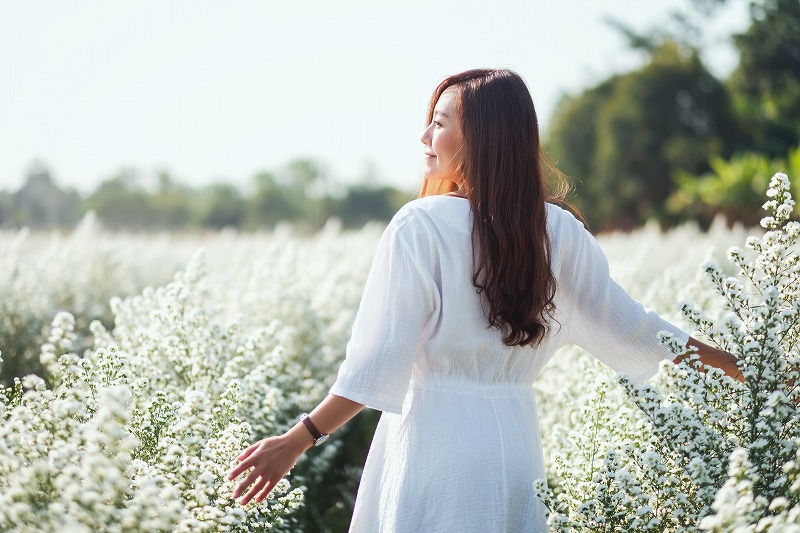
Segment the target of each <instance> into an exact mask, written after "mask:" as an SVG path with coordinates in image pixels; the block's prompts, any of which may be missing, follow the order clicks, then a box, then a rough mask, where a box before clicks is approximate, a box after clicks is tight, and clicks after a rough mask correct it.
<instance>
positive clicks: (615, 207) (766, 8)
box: [0, 0, 800, 231]
mask: <svg viewBox="0 0 800 533" xmlns="http://www.w3.org/2000/svg"><path fill="white" fill-rule="evenodd" d="M745 1H747V0H692V4H691V5H692V6H693V7H692V8H690V10H689V11H687V12H679V13H674V14H673V17H672V19H671V20H670V21H664V23H663V24H660V25H659V26H658V28H656V29H653V30H652V31H648V32H647V33H646V34H639V33H636V32H634V31H632V30H631V29H629V28H627V27H625V26H623V25H622V24H620V23H618V22H612V24H614V25H615V26H616V27H617V29H618V30H619V31H620V32H621V33H622V34H623V35H625V36H626V37H627V38H628V40H629V43H630V46H631V47H632V48H634V49H636V50H639V51H641V52H642V54H644V55H645V57H646V58H647V62H646V63H645V65H644V66H642V67H641V68H639V69H636V70H633V71H631V72H626V73H622V74H614V75H611V76H610V77H608V78H607V79H605V80H603V81H601V82H600V83H598V84H597V85H596V86H594V87H590V88H588V89H585V90H584V91H582V92H580V93H579V94H576V95H572V96H566V97H564V98H563V99H562V101H561V102H560V103H559V105H558V106H557V109H556V111H555V113H554V116H553V118H552V120H551V122H550V125H549V129H548V131H547V132H546V135H545V136H544V137H545V147H546V150H547V152H548V154H549V155H550V158H551V159H552V160H554V161H555V162H556V164H557V166H558V168H559V169H560V170H561V171H563V172H564V173H565V174H567V175H568V176H570V177H571V178H572V179H573V182H574V193H573V195H572V197H571V198H570V200H571V201H572V202H573V203H574V204H575V205H576V206H577V207H578V208H579V209H581V211H582V212H583V214H584V216H585V217H586V219H587V220H588V221H589V223H590V226H591V229H593V230H595V231H602V230H610V229H618V228H632V227H635V226H638V225H640V224H642V223H643V222H645V221H646V220H648V219H656V220H658V221H659V222H661V223H662V225H665V226H668V225H672V224H675V223H677V222H680V221H683V220H687V219H694V220H697V221H699V222H700V223H701V224H703V225H705V224H708V223H709V222H710V221H711V219H712V218H713V217H714V216H716V215H717V214H722V215H724V216H726V217H727V219H728V221H730V222H733V221H742V222H744V223H746V224H756V223H757V222H758V220H759V219H760V218H761V217H762V216H763V212H762V211H761V210H760V209H759V206H760V205H761V203H762V201H763V198H764V193H765V192H766V190H767V184H768V182H769V179H770V177H771V176H772V174H774V173H775V172H778V171H782V172H786V173H787V174H788V175H789V177H790V179H792V181H793V192H794V195H795V197H798V196H800V148H798V145H800V0H753V1H750V2H748V5H749V6H750V12H751V18H750V24H749V27H748V28H747V30H746V31H744V32H743V33H741V34H737V35H733V36H732V40H733V42H734V44H735V46H736V48H737V49H738V51H739V63H738V65H737V67H736V68H735V69H734V71H733V72H732V73H731V75H730V76H728V77H727V79H724V80H720V79H717V78H716V77H715V76H714V75H712V74H711V73H710V72H709V70H708V69H707V68H706V66H705V65H704V64H703V62H702V60H701V57H700V56H701V52H702V49H703V47H704V46H707V45H708V44H709V43H707V42H704V41H703V35H704V31H703V26H704V25H705V24H707V23H708V21H709V19H710V18H711V17H713V16H714V13H715V10H716V9H717V8H718V7H719V6H720V5H722V4H725V3H728V2H745ZM531 83H535V82H534V81H533V80H531ZM533 89H535V87H533ZM534 92H535V91H534ZM370 183H373V184H372V185H366V184H362V185H351V186H348V187H341V186H340V187H339V192H338V193H334V192H332V186H333V185H335V184H332V183H329V182H328V180H326V177H325V175H324V173H323V172H321V171H320V169H319V167H318V166H317V165H316V164H315V163H314V162H313V161H311V160H298V161H294V162H292V163H290V164H289V165H288V166H287V167H286V168H285V169H282V170H281V171H279V172H277V173H271V172H264V173H261V174H258V175H256V176H255V177H254V178H253V179H252V182H251V183H250V185H251V187H250V189H252V190H250V191H249V192H247V193H244V192H242V191H241V190H239V189H238V188H237V187H235V186H233V185H231V184H227V183H219V184H215V185H211V186H208V187H203V188H191V187H188V186H186V185H184V184H180V183H178V182H176V181H175V180H173V179H172V178H171V177H170V176H169V175H168V174H162V175H161V176H160V177H159V179H158V183H157V184H155V185H154V186H151V187H149V188H145V187H143V186H142V184H141V183H140V181H139V179H138V178H137V176H136V174H135V173H134V172H132V171H123V172H120V173H119V175H117V176H115V177H113V178H111V179H109V180H107V181H105V182H103V183H102V184H100V186H99V187H98V188H97V190H95V191H94V192H92V193H91V194H89V195H88V196H87V197H85V198H84V197H81V196H80V195H79V194H77V193H76V192H74V191H68V190H62V189H60V188H58V187H57V186H56V185H55V183H54V181H53V180H52V178H51V177H50V175H49V173H48V172H47V170H46V168H44V167H41V165H40V166H38V167H34V168H33V170H32V171H31V172H30V173H29V175H28V177H27V181H26V183H25V185H24V186H23V187H22V188H21V189H20V190H19V191H17V192H14V193H0V225H2V226H5V227H18V226H21V225H27V226H33V227H51V226H65V227H69V226H72V225H74V224H75V223H76V222H77V221H78V220H79V219H80V218H81V216H82V214H83V213H85V212H86V211H87V210H93V211H94V212H95V213H97V216H98V217H99V218H100V220H101V221H102V222H103V223H104V224H105V225H106V226H108V227H111V228H122V227H125V228H222V227H228V226H231V227H237V228H244V229H256V228H261V227H272V226H274V225H275V224H276V223H277V222H279V221H283V220H287V221H291V222H293V223H296V224H299V225H304V226H307V227H309V228H311V229H313V228H319V227H321V226H322V225H323V224H324V223H325V221H326V220H327V219H328V218H330V217H337V218H339V219H341V221H342V222H343V224H344V225H345V226H347V227H353V226H358V225H361V224H363V223H364V222H365V221H367V220H373V219H374V220H387V219H389V218H390V217H391V216H392V215H393V214H394V212H395V211H396V210H397V209H398V208H399V207H400V206H401V205H402V204H404V203H405V202H407V201H408V200H409V199H410V198H411V197H412V196H413V195H412V193H411V192H409V191H398V190H396V189H393V188H391V187H382V186H378V185H374V183H375V182H374V180H373V181H371V182H370Z"/></svg>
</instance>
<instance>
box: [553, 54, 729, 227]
mask: <svg viewBox="0 0 800 533" xmlns="http://www.w3.org/2000/svg"><path fill="white" fill-rule="evenodd" d="M734 131H735V123H734V120H733V114H732V109H731V106H730V102H729V99H728V97H727V93H726V91H725V87H724V86H723V85H722V83H721V82H719V81H718V80H716V79H715V78H714V77H713V76H712V75H711V74H710V73H709V72H708V70H707V69H706V68H705V66H704V65H703V64H702V62H701V61H700V58H699V56H698V55H697V53H696V52H692V53H690V54H689V55H685V54H684V53H682V51H681V49H680V47H679V46H678V45H677V44H676V43H673V42H669V43H666V44H664V45H662V46H661V47H659V48H657V49H655V50H654V51H653V52H652V54H651V59H650V62H649V63H648V64H647V65H645V66H644V67H643V68H641V69H639V70H636V71H633V72H630V73H627V74H624V75H619V76H615V77H612V78H610V79H609V80H606V81H605V82H603V83H601V84H600V85H598V86H597V87H594V88H592V89H589V90H587V91H585V92H584V93H582V94H580V95H578V96H577V97H575V98H572V99H566V100H564V101H563V102H562V104H561V105H560V106H559V108H558V109H557V111H556V119H555V120H554V126H553V128H552V129H551V131H550V132H549V136H548V140H547V146H548V149H549V150H550V151H551V153H552V155H553V156H555V159H557V161H558V164H559V166H560V168H561V169H562V170H564V171H565V172H566V173H567V175H570V176H572V177H573V178H577V179H578V180H579V181H581V182H582V185H580V186H579V187H576V193H577V199H576V203H577V204H578V206H579V207H581V208H582V209H583V211H584V214H585V216H586V217H587V219H588V220H589V222H590V223H591V224H592V225H593V226H595V229H607V228H612V227H632V226H634V225H636V224H639V223H641V222H643V221H644V220H646V219H647V218H649V217H651V216H657V217H663V216H664V215H665V213H664V211H663V209H662V205H663V202H664V201H665V200H666V198H667V197H668V196H669V195H670V194H671V193H672V192H673V190H674V189H675V184H674V182H673V180H672V175H673V174H674V173H675V172H676V170H678V169H682V170H684V171H686V172H692V173H699V172H704V171H705V170H707V169H708V155H709V154H714V153H724V149H725V147H726V146H727V145H728V139H729V136H731V135H732V134H733V132H734Z"/></svg>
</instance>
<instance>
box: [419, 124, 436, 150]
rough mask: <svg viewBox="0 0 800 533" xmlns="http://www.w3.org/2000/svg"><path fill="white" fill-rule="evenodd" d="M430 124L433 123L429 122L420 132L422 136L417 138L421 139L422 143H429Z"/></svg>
mask: <svg viewBox="0 0 800 533" xmlns="http://www.w3.org/2000/svg"><path fill="white" fill-rule="evenodd" d="M431 126H433V124H430V125H429V126H428V127H427V128H425V131H423V132H422V137H420V138H419V140H420V141H422V144H425V145H428V146H430V145H431Z"/></svg>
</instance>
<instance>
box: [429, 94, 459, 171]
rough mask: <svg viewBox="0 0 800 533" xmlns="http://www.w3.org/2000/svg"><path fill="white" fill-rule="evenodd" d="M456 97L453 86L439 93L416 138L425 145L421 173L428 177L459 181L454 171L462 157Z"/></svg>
mask: <svg viewBox="0 0 800 533" xmlns="http://www.w3.org/2000/svg"><path fill="white" fill-rule="evenodd" d="M457 98H458V93H457V92H456V90H455V89H447V90H445V91H444V92H443V93H442V95H441V96H440V97H439V100H438V101H437V102H436V106H435V107H434V109H433V120H432V122H431V123H430V124H428V127H427V128H425V131H424V132H423V133H422V137H421V138H420V140H421V141H422V144H424V145H425V166H424V168H423V174H424V175H425V177H426V178H428V179H429V180H432V179H446V180H449V181H453V182H456V183H458V182H459V181H460V177H459V176H457V175H456V174H457V169H458V165H459V163H460V162H461V158H462V157H463V154H462V153H461V152H462V149H463V141H462V137H461V124H460V119H459V117H458V112H457V108H456V99H457Z"/></svg>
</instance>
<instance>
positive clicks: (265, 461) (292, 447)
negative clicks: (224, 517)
mask: <svg viewBox="0 0 800 533" xmlns="http://www.w3.org/2000/svg"><path fill="white" fill-rule="evenodd" d="M363 408H364V406H363V405H362V404H360V403H356V402H354V401H351V400H348V399H347V398H343V397H341V396H334V395H332V394H329V395H328V396H327V397H326V398H325V399H324V400H322V402H321V403H320V404H319V405H318V406H317V407H316V408H315V409H314V410H313V411H311V413H310V414H309V418H310V419H311V421H312V423H313V424H314V426H316V428H317V430H318V431H320V432H321V433H323V434H326V435H329V434H331V433H333V432H334V431H336V430H337V429H339V427H341V426H342V425H343V424H344V423H345V422H347V421H348V420H350V419H351V418H353V417H354V416H355V415H356V414H358V412H359V411H361V409H363ZM313 444H314V439H313V438H312V437H311V433H309V431H308V428H306V426H305V425H304V424H303V423H302V422H298V423H297V424H295V425H294V426H292V428H291V429H289V431H287V432H286V433H284V434H283V435H280V436H277V437H269V438H266V439H262V440H260V441H258V442H256V443H255V444H253V445H252V446H250V447H249V448H247V449H246V450H245V451H244V452H242V454H241V455H239V457H237V458H236V460H237V461H239V464H238V465H237V466H236V467H235V468H233V469H232V470H231V471H230V473H229V474H228V479H229V480H232V479H234V478H236V477H238V476H239V475H240V474H241V473H243V472H245V471H246V470H249V469H250V468H252V471H251V472H250V473H249V474H248V475H247V477H245V478H244V479H243V480H242V482H241V483H239V485H238V486H237V487H236V490H235V491H234V493H233V497H234V498H238V497H239V496H240V495H241V494H242V493H243V492H245V491H247V489H248V487H250V486H251V485H252V488H250V490H249V491H248V492H247V494H245V496H244V497H243V498H242V500H241V504H242V505H246V504H247V503H248V502H249V501H250V500H252V499H253V498H255V499H256V501H257V502H260V501H261V500H263V499H264V498H265V497H266V496H267V494H269V491H271V490H272V489H273V488H274V487H275V485H277V484H278V482H279V481H280V480H281V479H282V478H283V477H285V476H286V474H287V473H288V472H289V470H291V468H292V467H293V466H294V464H295V463H296V462H297V460H298V459H299V458H300V456H301V455H303V453H305V451H306V450H308V449H309V448H310V447H311V446H312V445H313Z"/></svg>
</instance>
